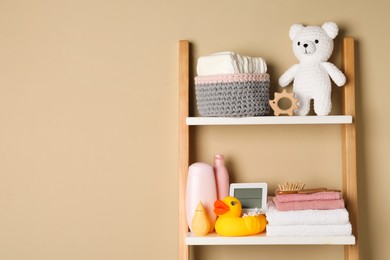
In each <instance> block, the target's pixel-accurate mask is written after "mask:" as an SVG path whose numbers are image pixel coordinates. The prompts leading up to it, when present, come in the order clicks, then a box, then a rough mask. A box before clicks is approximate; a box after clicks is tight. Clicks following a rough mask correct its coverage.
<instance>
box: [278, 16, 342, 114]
mask: <svg viewBox="0 0 390 260" xmlns="http://www.w3.org/2000/svg"><path fill="white" fill-rule="evenodd" d="M338 30H339V29H338V27H337V25H336V24H335V23H333V22H327V23H324V24H323V25H322V26H303V25H301V24H294V25H292V26H291V28H290V32H289V36H290V39H291V40H292V46H293V51H294V54H295V56H296V57H297V58H298V60H299V61H300V63H299V64H295V65H293V66H291V67H290V68H289V69H288V70H287V71H286V72H285V73H284V74H283V75H282V76H281V77H280V78H279V85H280V86H281V87H286V86H287V85H288V84H290V83H291V81H293V80H294V84H293V89H294V92H295V95H296V98H298V100H299V102H298V106H299V108H298V109H297V110H296V111H295V114H297V115H300V116H304V115H307V114H308V113H309V111H310V100H311V99H313V100H314V112H315V113H316V114H317V115H319V116H324V115H328V114H329V113H330V111H331V109H332V101H331V91H332V86H331V81H330V78H332V80H333V81H334V82H335V83H336V85H337V86H339V87H341V86H343V85H344V84H345V81H346V79H345V76H344V74H343V73H342V72H341V71H340V70H339V69H338V68H337V67H336V66H335V65H333V64H332V63H330V62H327V60H328V59H329V57H330V56H331V54H332V52H333V39H334V38H335V37H336V36H337V34H338ZM329 76H330V78H329Z"/></svg>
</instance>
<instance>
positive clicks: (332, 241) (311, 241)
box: [186, 232, 355, 246]
mask: <svg viewBox="0 0 390 260" xmlns="http://www.w3.org/2000/svg"><path fill="white" fill-rule="evenodd" d="M186 244H187V245H193V246H196V245H354V244H355V237H354V236H353V235H350V236H302V237H299V236H293V237H279V236H267V235H266V234H265V233H262V234H259V235H255V236H245V237H222V236H219V235H217V234H216V233H211V234H208V235H207V236H203V237H197V236H196V235H195V234H193V233H191V232H188V233H187V236H186Z"/></svg>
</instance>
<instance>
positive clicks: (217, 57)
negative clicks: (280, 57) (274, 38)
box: [196, 52, 267, 76]
mask: <svg viewBox="0 0 390 260" xmlns="http://www.w3.org/2000/svg"><path fill="white" fill-rule="evenodd" d="M196 70H197V73H198V76H210V75H223V74H239V73H257V74H260V73H266V72H267V64H266V62H265V60H264V59H263V58H255V57H248V56H241V55H239V54H236V53H234V52H219V53H214V54H211V55H208V56H202V57H199V58H198V63H197V67H196Z"/></svg>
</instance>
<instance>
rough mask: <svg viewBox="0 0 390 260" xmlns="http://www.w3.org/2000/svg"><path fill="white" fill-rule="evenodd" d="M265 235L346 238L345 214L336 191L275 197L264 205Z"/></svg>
mask: <svg viewBox="0 0 390 260" xmlns="http://www.w3.org/2000/svg"><path fill="white" fill-rule="evenodd" d="M266 217H267V220H268V225H267V229H266V230H267V235H268V236H347V235H351V234H352V227H351V223H350V222H349V214H348V211H347V210H346V208H345V204H344V200H343V199H342V197H341V194H340V192H337V191H321V192H314V193H308V194H306V193H293V194H277V195H276V196H275V197H273V198H271V199H270V200H269V202H268V210H267V213H266Z"/></svg>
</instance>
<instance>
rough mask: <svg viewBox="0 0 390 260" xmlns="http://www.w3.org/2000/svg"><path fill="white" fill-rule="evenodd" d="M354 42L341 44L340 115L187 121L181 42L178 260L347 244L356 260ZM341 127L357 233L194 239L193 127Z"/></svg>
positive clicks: (346, 187) (183, 44)
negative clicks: (229, 249)
mask: <svg viewBox="0 0 390 260" xmlns="http://www.w3.org/2000/svg"><path fill="white" fill-rule="evenodd" d="M354 49H355V48H354V39H353V38H350V37H347V38H344V40H343V70H344V74H345V75H346V77H347V83H346V85H345V86H343V95H342V114H343V115H340V116H324V117H318V116H307V117H299V116H292V117H273V116H267V117H248V118H210V117H189V102H190V101H189V85H190V84H189V81H190V71H189V67H190V66H189V65H190V44H189V42H188V41H186V40H182V41H180V42H179V256H178V258H179V260H188V259H189V247H190V246H191V245H345V246H344V259H345V260H358V259H359V251H358V226H357V169H356V120H355V53H354ZM289 124H340V125H341V136H342V175H343V176H342V181H343V184H342V185H343V186H342V187H343V197H344V199H345V201H346V206H347V209H348V211H349V215H350V221H351V224H352V231H353V235H351V236H331V237H267V235H266V234H260V235H257V236H249V237H220V236H218V235H216V234H209V235H207V236H206V237H196V236H194V235H193V234H191V233H190V232H188V226H187V222H186V216H185V214H186V213H185V212H186V210H185V208H186V205H185V194H186V183H187V173H188V166H189V155H190V145H189V144H190V142H189V127H190V126H197V125H289Z"/></svg>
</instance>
